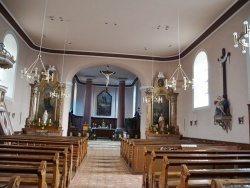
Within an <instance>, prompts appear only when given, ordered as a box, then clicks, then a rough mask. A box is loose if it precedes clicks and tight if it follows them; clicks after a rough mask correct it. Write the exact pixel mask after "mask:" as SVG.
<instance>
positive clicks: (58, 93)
mask: <svg viewBox="0 0 250 188" xmlns="http://www.w3.org/2000/svg"><path fill="white" fill-rule="evenodd" d="M66 36H67V35H66V34H65V38H64V45H63V62H62V73H61V82H60V83H59V84H58V86H57V87H56V88H55V89H54V91H53V92H51V93H50V96H51V97H52V98H53V97H56V98H65V97H69V96H70V94H68V93H65V89H66V83H63V81H62V80H63V68H64V59H65V49H66V44H67V42H66ZM68 44H70V42H68Z"/></svg>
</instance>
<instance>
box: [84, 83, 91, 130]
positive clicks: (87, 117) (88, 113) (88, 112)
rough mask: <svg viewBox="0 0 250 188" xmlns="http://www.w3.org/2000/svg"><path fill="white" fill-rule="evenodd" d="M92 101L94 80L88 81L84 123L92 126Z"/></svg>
mask: <svg viewBox="0 0 250 188" xmlns="http://www.w3.org/2000/svg"><path fill="white" fill-rule="evenodd" d="M91 101H92V80H90V79H87V81H86V88H85V105H84V114H83V117H84V123H85V122H86V123H87V124H89V125H90V123H91V122H90V121H91V110H92V108H91V107H92V106H91Z"/></svg>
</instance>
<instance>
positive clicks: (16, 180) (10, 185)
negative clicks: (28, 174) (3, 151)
mask: <svg viewBox="0 0 250 188" xmlns="http://www.w3.org/2000/svg"><path fill="white" fill-rule="evenodd" d="M20 179H21V178H20V176H18V175H13V176H12V177H10V180H9V182H6V181H3V182H0V187H1V188H19V187H20Z"/></svg>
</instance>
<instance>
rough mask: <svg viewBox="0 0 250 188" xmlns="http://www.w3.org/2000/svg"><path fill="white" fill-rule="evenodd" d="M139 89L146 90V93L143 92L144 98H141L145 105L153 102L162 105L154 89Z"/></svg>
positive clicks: (160, 98)
mask: <svg viewBox="0 0 250 188" xmlns="http://www.w3.org/2000/svg"><path fill="white" fill-rule="evenodd" d="M140 89H141V90H142V89H146V91H145V94H146V96H145V97H143V98H142V101H143V102H145V103H154V102H157V103H162V97H161V96H159V95H157V94H156V93H155V92H154V87H151V86H150V87H147V88H143V87H141V88H140Z"/></svg>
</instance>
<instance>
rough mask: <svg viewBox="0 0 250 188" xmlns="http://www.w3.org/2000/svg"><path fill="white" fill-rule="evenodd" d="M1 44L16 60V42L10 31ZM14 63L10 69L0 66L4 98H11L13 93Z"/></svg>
mask: <svg viewBox="0 0 250 188" xmlns="http://www.w3.org/2000/svg"><path fill="white" fill-rule="evenodd" d="M3 44H4V45H5V49H6V50H7V51H8V52H10V54H11V55H13V56H14V60H15V61H16V60H17V42H16V39H15V38H14V36H13V35H12V34H11V33H7V34H6V35H5V36H4V39H3ZM16 62H17V61H16ZM15 73H16V63H15V64H14V65H13V68H10V69H2V68H0V80H1V85H3V86H5V87H7V88H8V89H7V93H6V95H5V96H6V98H11V99H13V95H14V88H15V87H14V85H15V80H16V79H15V78H16V74H15Z"/></svg>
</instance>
